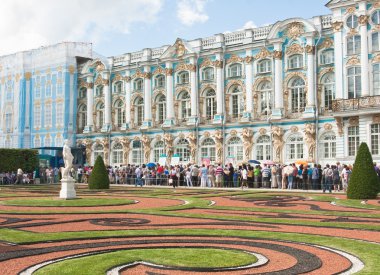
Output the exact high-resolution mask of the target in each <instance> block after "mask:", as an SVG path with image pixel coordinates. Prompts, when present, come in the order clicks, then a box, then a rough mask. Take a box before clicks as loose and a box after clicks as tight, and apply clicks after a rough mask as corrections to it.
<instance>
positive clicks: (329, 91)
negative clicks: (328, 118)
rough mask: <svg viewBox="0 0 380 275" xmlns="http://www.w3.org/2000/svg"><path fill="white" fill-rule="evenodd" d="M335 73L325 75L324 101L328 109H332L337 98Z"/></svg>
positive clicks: (323, 79)
mask: <svg viewBox="0 0 380 275" xmlns="http://www.w3.org/2000/svg"><path fill="white" fill-rule="evenodd" d="M334 80H335V79H334V74H333V73H329V74H326V75H324V76H323V78H322V85H323V103H324V107H325V109H326V110H331V109H332V101H333V100H334V99H335V81H334Z"/></svg>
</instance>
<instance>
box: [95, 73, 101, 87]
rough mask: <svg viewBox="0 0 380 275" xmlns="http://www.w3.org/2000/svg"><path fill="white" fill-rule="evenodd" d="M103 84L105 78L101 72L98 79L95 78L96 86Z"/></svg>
mask: <svg viewBox="0 0 380 275" xmlns="http://www.w3.org/2000/svg"><path fill="white" fill-rule="evenodd" d="M102 84H103V78H102V76H101V75H100V74H99V75H98V76H97V77H96V79H95V85H96V86H99V85H102Z"/></svg>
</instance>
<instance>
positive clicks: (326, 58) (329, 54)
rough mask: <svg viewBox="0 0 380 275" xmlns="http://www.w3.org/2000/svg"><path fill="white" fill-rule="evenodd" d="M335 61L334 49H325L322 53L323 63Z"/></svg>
mask: <svg viewBox="0 0 380 275" xmlns="http://www.w3.org/2000/svg"><path fill="white" fill-rule="evenodd" d="M332 63H334V50H332V49H330V50H325V51H323V52H322V53H321V65H327V64H332Z"/></svg>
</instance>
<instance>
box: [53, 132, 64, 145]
mask: <svg viewBox="0 0 380 275" xmlns="http://www.w3.org/2000/svg"><path fill="white" fill-rule="evenodd" d="M55 146H56V147H63V137H62V135H61V134H58V135H57V136H56V137H55Z"/></svg>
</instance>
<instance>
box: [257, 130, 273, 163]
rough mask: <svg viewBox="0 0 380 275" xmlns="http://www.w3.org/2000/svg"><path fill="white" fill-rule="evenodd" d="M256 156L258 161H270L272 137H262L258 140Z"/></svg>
mask: <svg viewBox="0 0 380 275" xmlns="http://www.w3.org/2000/svg"><path fill="white" fill-rule="evenodd" d="M256 154H257V155H256V159H257V160H270V159H271V158H272V157H271V144H270V137H269V136H268V135H262V136H260V137H259V138H258V139H257V145H256Z"/></svg>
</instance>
